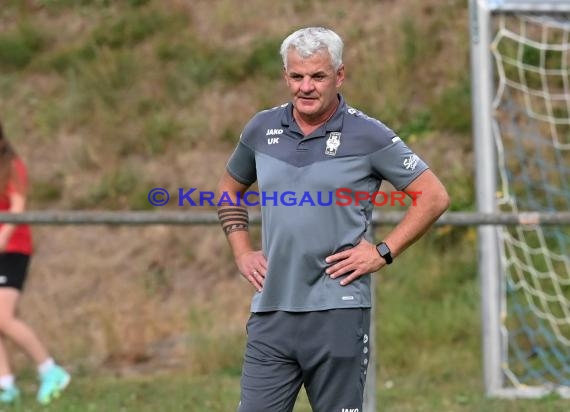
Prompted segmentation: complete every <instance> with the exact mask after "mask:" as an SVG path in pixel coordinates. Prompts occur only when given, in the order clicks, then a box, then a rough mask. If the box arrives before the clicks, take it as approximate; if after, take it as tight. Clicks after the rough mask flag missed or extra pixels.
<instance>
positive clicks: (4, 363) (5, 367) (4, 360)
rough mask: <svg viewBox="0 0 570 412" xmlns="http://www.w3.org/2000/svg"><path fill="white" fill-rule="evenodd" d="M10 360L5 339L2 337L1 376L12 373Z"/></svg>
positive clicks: (0, 352)
mask: <svg viewBox="0 0 570 412" xmlns="http://www.w3.org/2000/svg"><path fill="white" fill-rule="evenodd" d="M11 374H12V370H11V369H10V362H9V361H8V354H7V353H6V348H5V347H4V339H3V338H2V337H0V376H6V375H11Z"/></svg>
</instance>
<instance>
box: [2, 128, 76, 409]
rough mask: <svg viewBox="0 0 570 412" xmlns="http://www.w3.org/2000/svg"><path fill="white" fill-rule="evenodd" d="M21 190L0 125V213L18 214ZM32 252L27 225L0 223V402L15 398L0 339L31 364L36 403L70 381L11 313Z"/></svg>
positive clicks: (20, 165)
mask: <svg viewBox="0 0 570 412" xmlns="http://www.w3.org/2000/svg"><path fill="white" fill-rule="evenodd" d="M27 189H28V175H27V170H26V166H25V165H24V162H23V161H22V159H21V158H20V157H18V155H17V154H16V152H15V151H14V149H13V148H12V146H11V145H10V143H9V142H8V140H7V139H6V138H5V136H4V132H3V129H2V125H1V124H0V212H2V213H22V212H23V211H24V210H25V208H26V192H27ZM32 251H33V248H32V236H31V231H30V227H29V226H28V225H26V224H10V223H0V404H2V403H4V404H6V403H13V402H15V401H17V400H18V398H19V397H20V390H19V389H18V387H17V385H16V384H15V379H14V375H13V374H12V371H11V369H10V364H9V362H8V354H7V352H6V346H5V344H4V338H9V339H10V340H12V341H13V342H14V343H15V344H16V345H17V346H19V347H20V348H21V349H23V350H24V351H25V352H26V353H27V354H28V355H29V356H30V357H31V358H32V359H33V360H34V361H35V363H36V365H37V368H38V374H39V379H40V385H39V390H38V393H37V400H38V402H40V403H41V404H47V403H49V402H50V401H51V400H52V399H54V398H56V397H57V396H59V394H60V393H61V391H62V390H63V389H64V388H65V387H66V386H67V385H68V384H69V381H70V375H69V373H68V372H67V371H65V370H64V369H63V368H62V367H61V366H59V365H57V364H56V363H55V362H54V360H53V358H52V357H51V356H50V354H49V353H48V351H47V349H46V348H45V346H44V345H43V343H42V342H41V341H40V340H39V338H38V337H37V335H36V334H35V332H34V331H33V330H32V328H30V326H28V325H27V324H26V323H24V322H23V321H22V320H21V319H19V318H18V317H17V315H16V307H17V304H18V301H19V299H20V296H21V294H22V291H23V288H24V284H25V282H26V276H27V273H28V266H29V263H30V257H31V255H32Z"/></svg>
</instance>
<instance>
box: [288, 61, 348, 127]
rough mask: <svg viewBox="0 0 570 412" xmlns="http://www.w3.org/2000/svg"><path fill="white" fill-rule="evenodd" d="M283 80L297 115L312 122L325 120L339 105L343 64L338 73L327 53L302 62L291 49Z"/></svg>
mask: <svg viewBox="0 0 570 412" xmlns="http://www.w3.org/2000/svg"><path fill="white" fill-rule="evenodd" d="M284 77H285V82H286V83H287V87H288V88H289V91H290V92H291V95H292V96H293V105H294V107H295V110H296V111H297V113H298V114H299V115H300V116H301V117H303V118H305V119H307V120H310V121H312V122H315V121H325V120H327V118H328V116H330V114H331V110H332V109H333V108H334V107H336V104H337V103H338V99H337V93H338V88H339V87H340V86H341V85H342V82H343V80H344V65H341V66H340V67H339V69H338V70H336V71H335V70H334V68H333V66H332V63H331V59H330V57H329V54H328V52H326V51H322V52H319V53H316V54H314V55H313V56H311V57H308V58H306V59H303V58H302V57H301V56H299V54H298V53H297V52H296V51H295V50H290V51H289V54H288V57H287V70H286V71H285V73H284Z"/></svg>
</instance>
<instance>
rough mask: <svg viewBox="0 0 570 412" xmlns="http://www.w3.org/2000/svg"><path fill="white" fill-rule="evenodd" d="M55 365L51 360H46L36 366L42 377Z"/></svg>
mask: <svg viewBox="0 0 570 412" xmlns="http://www.w3.org/2000/svg"><path fill="white" fill-rule="evenodd" d="M54 365H55V362H54V360H53V359H52V358H47V359H46V360H45V361H43V362H42V363H41V364H40V365H38V372H39V373H40V374H41V375H43V374H44V373H46V372H47V371H48V370H50V369H51V368H52V367H53V366H54Z"/></svg>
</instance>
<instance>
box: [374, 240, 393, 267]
mask: <svg viewBox="0 0 570 412" xmlns="http://www.w3.org/2000/svg"><path fill="white" fill-rule="evenodd" d="M376 250H377V251H378V254H379V255H380V256H382V257H383V258H384V260H385V261H386V264H387V265H389V264H390V263H392V261H393V260H394V259H392V252H391V251H390V248H389V247H388V245H387V244H386V243H384V242H382V243H378V244H377V245H376Z"/></svg>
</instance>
